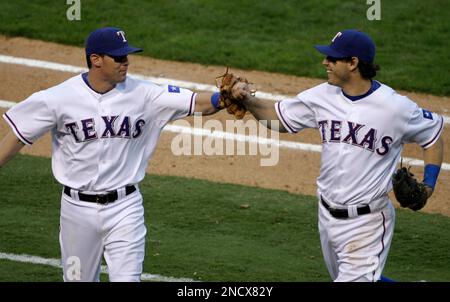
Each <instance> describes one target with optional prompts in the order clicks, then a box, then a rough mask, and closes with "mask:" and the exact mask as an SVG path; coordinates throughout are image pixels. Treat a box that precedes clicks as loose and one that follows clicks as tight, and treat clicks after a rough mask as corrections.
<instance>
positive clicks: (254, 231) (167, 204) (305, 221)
mask: <svg viewBox="0 0 450 302" xmlns="http://www.w3.org/2000/svg"><path fill="white" fill-rule="evenodd" d="M140 189H141V191H142V193H143V195H144V200H145V209H146V217H145V218H146V225H147V230H148V233H147V246H146V258H145V264H144V272H147V273H151V274H160V275H163V276H172V277H185V278H192V279H195V280H200V281H300V282H302V281H330V278H329V276H328V272H327V270H326V268H325V265H324V262H323V259H322V255H321V250H320V243H319V236H318V232H317V202H316V200H315V198H314V197H312V196H302V195H296V194H290V193H287V192H284V191H278V190H266V189H259V188H254V187H245V186H239V185H231V184H218V183H213V182H207V181H201V180H192V179H186V178H180V177H166V176H155V175H147V177H146V179H145V180H144V181H143V182H142V183H141V185H140ZM168 192H169V193H168ZM60 193H61V187H60V185H59V184H57V183H56V182H55V180H54V179H53V177H52V175H51V170H50V160H49V159H47V158H40V157H32V156H22V155H19V156H18V157H17V158H15V159H14V160H13V161H11V162H10V163H8V165H6V166H5V167H3V168H2V169H1V170H0V208H1V210H0V253H14V254H29V255H35V256H40V257H44V258H59V256H60V252H59V243H58V232H59V207H60V204H59V200H60ZM242 204H249V205H250V208H247V209H244V208H241V207H240V206H241V205H242ZM397 214H398V216H397V225H396V232H395V235H394V241H393V244H392V248H391V253H390V256H389V258H388V262H387V265H386V269H385V272H384V275H386V276H389V277H390V278H393V279H396V280H399V281H419V280H427V281H450V269H449V268H450V255H449V253H448V251H449V250H450V233H449V232H447V231H446V230H448V229H450V218H449V217H444V216H442V215H430V214H424V213H412V212H410V211H405V210H398V211H397ZM61 278H62V276H61V270H60V269H57V268H52V267H47V266H43V265H35V264H27V263H19V262H13V261H9V260H0V281H61ZM102 278H103V280H107V276H103V277H102Z"/></svg>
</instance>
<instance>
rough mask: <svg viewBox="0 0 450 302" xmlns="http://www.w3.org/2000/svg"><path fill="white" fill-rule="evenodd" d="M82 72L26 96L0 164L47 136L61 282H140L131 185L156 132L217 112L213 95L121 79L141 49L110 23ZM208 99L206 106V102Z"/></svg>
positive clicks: (94, 38)
mask: <svg viewBox="0 0 450 302" xmlns="http://www.w3.org/2000/svg"><path fill="white" fill-rule="evenodd" d="M85 51H86V59H87V64H88V67H89V72H86V73H83V74H80V75H77V76H74V77H72V78H70V79H68V80H67V81H65V82H63V83H61V84H59V85H57V86H54V87H51V88H49V89H46V90H43V91H39V92H37V93H34V94H33V95H31V96H30V97H29V98H27V99H26V100H24V101H23V102H21V103H19V104H17V105H16V106H14V107H13V108H11V109H10V110H8V111H7V112H6V113H5V114H4V115H3V117H4V119H5V120H6V121H7V123H8V124H9V126H10V127H11V130H10V132H9V133H8V134H7V135H6V136H5V137H4V139H3V141H2V142H1V146H2V148H1V150H0V167H1V166H2V165H4V164H5V163H6V162H7V161H8V160H10V159H11V158H12V157H13V156H14V155H15V154H16V153H17V152H18V151H19V150H20V149H21V148H22V147H23V146H24V145H31V144H33V142H35V141H36V140H37V139H38V138H39V137H40V136H42V135H43V134H44V133H46V132H48V131H50V132H51V135H52V169H53V174H54V176H55V178H56V179H57V181H58V182H59V183H61V184H62V185H63V190H62V197H61V218H60V228H61V229H60V245H61V254H62V266H63V278H64V280H65V281H99V273H100V264H101V260H102V256H104V258H105V260H106V263H107V265H108V272H109V278H110V280H111V281H139V280H140V275H141V273H142V264H143V260H144V245H145V235H146V227H145V225H144V209H143V203H142V195H141V193H140V191H139V187H138V184H139V182H140V181H141V180H142V179H143V178H144V175H145V170H146V168H147V164H148V160H149V159H150V158H151V157H152V154H153V152H154V151H155V148H156V144H157V141H158V138H159V135H160V133H161V130H162V129H163V127H164V126H165V125H166V124H167V123H168V122H170V121H173V120H176V119H179V118H183V117H186V116H189V115H191V114H193V113H194V112H202V114H205V115H209V114H213V113H215V112H217V111H218V110H219V109H217V108H216V106H215V105H214V104H215V103H217V97H218V96H217V95H218V93H215V94H213V96H214V97H213V98H211V97H212V95H211V94H209V93H195V92H192V91H189V90H187V89H183V88H180V87H177V86H171V85H168V86H164V87H161V86H158V85H155V84H153V83H150V82H146V81H141V80H137V79H134V78H130V77H127V69H128V66H129V58H128V54H131V53H136V52H140V51H142V49H140V48H135V47H133V46H131V45H129V44H128V41H127V37H126V35H125V33H124V32H123V31H122V30H120V29H118V28H113V27H106V28H101V29H98V30H96V31H94V32H92V33H91V34H90V35H89V37H88V38H87V41H86V49H85ZM213 101H214V102H215V103H214V102H213Z"/></svg>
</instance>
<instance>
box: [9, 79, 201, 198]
mask: <svg viewBox="0 0 450 302" xmlns="http://www.w3.org/2000/svg"><path fill="white" fill-rule="evenodd" d="M194 108H195V93H193V92H192V91H189V90H187V89H183V88H180V87H176V86H171V85H168V86H165V87H161V86H158V85H155V84H153V83H149V82H146V81H141V80H137V79H134V78H130V77H127V79H126V81H125V82H123V83H119V84H117V85H116V87H115V88H114V89H112V90H111V91H109V92H107V93H105V94H99V93H96V92H95V91H93V90H92V89H91V88H90V87H89V86H88V85H87V84H86V83H85V82H84V81H83V78H82V76H81V75H77V76H75V77H72V78H70V79H68V80H67V81H65V82H63V83H61V84H59V85H57V86H54V87H51V88H49V89H47V90H43V91H40V92H37V93H34V94H33V95H31V96H30V97H29V98H27V99H26V100H25V101H23V102H21V103H19V104H17V105H16V106H14V107H13V108H11V109H10V110H8V112H6V113H5V114H4V118H5V119H6V121H7V122H8V123H9V125H10V126H11V128H12V129H13V130H14V132H15V134H16V135H17V136H18V137H19V138H20V140H21V141H22V142H23V143H25V144H27V145H30V144H32V143H33V142H34V141H36V140H37V139H38V138H39V137H40V136H41V135H43V134H44V133H45V132H47V131H51V132H52V169H53V174H54V176H55V178H56V179H57V180H58V182H60V183H61V184H63V185H66V186H69V187H72V188H74V189H77V190H82V191H87V192H98V193H103V192H106V191H109V190H115V189H117V188H120V187H123V186H125V185H128V184H136V183H139V182H140V181H141V180H142V179H143V178H144V175H145V170H146V167H147V164H148V160H149V159H150V158H151V156H152V154H153V152H154V150H155V148H156V144H157V141H158V138H159V135H160V132H161V130H162V128H163V127H164V126H165V125H166V124H167V123H168V122H170V121H172V120H175V119H178V118H182V117H185V116H187V115H190V114H192V113H193V110H194Z"/></svg>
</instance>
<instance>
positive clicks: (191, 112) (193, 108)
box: [188, 92, 197, 116]
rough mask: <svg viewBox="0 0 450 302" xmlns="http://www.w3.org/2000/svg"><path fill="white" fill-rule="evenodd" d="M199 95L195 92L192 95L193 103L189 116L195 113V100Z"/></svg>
mask: <svg viewBox="0 0 450 302" xmlns="http://www.w3.org/2000/svg"><path fill="white" fill-rule="evenodd" d="M196 96H197V94H196V93H195V92H193V93H192V95H191V103H190V104H189V112H188V116H189V115H192V114H193V113H194V110H195V98H196Z"/></svg>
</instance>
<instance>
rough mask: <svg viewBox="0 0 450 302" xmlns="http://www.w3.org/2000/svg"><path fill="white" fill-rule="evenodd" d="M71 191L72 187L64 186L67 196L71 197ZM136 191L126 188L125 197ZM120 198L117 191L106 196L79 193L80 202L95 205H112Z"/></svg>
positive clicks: (132, 188)
mask: <svg viewBox="0 0 450 302" xmlns="http://www.w3.org/2000/svg"><path fill="white" fill-rule="evenodd" d="M70 190H71V188H70V187H68V186H64V193H65V194H66V195H67V196H71V195H70ZM134 191H136V187H135V186H126V187H125V195H130V194H131V193H133V192H134ZM118 198H119V194H118V193H117V191H111V192H108V193H106V194H98V195H91V194H84V193H80V192H78V199H79V200H81V201H87V202H95V203H100V204H107V203H111V202H114V201H116V200H117V199H118Z"/></svg>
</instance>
